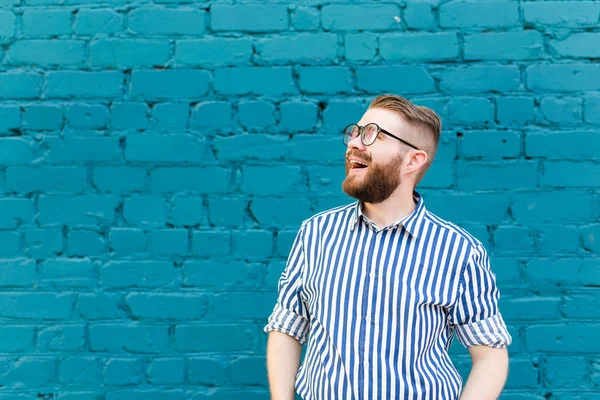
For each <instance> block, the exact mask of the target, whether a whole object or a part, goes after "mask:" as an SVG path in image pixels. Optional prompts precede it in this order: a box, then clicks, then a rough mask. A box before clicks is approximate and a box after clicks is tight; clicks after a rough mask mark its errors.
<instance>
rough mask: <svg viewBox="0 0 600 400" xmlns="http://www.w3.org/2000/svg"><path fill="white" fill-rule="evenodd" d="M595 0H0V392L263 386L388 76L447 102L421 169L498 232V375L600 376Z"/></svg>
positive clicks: (167, 395)
mask: <svg viewBox="0 0 600 400" xmlns="http://www.w3.org/2000/svg"><path fill="white" fill-rule="evenodd" d="M599 17H600V2H597V1H558V2H556V1H520V2H518V1H500V0H499V1H487V0H485V1H481V0H478V1H474V0H471V1H444V2H442V4H438V2H437V1H399V2H383V1H381V2H380V1H378V2H375V1H338V0H332V1H317V0H307V1H303V2H291V1H290V2H287V3H286V2H274V1H273V2H272V1H269V2H266V1H263V2H254V3H246V2H244V3H240V4H235V5H231V4H228V3H226V2H224V1H212V2H210V1H209V2H205V1H200V0H196V1H194V0H155V1H150V0H142V1H129V0H0V60H1V66H0V258H1V259H0V323H1V328H0V399H1V400H5V399H16V400H27V399H31V400H33V399H50V398H57V399H64V400H122V399H123V400H125V399H126V400H138V399H140V400H141V399H144V400H146V399H150V400H155V399H156V400H179V399H191V400H204V399H207V400H208V399H211V400H228V399H234V398H235V399H248V400H254V399H267V398H268V396H267V389H266V378H265V368H264V351H265V335H263V334H262V332H261V328H262V327H263V325H264V323H265V319H266V317H267V316H268V314H269V313H270V311H271V308H272V306H273V303H274V300H275V293H276V284H277V279H278V277H279V274H280V272H281V271H282V269H283V267H284V264H285V259H286V256H287V252H288V250H289V248H290V245H291V242H292V240H293V238H294V235H295V233H296V230H297V228H298V227H299V224H300V222H301V221H302V220H303V219H305V218H308V217H309V216H311V215H312V214H314V213H316V212H318V211H320V210H324V209H327V208H330V207H332V206H335V205H339V204H344V203H346V202H348V201H350V199H348V198H347V197H345V195H344V194H343V193H342V192H341V189H340V183H341V181H342V179H343V176H344V172H343V167H342V166H343V163H342V159H343V158H342V157H343V152H344V147H343V144H342V141H341V136H340V134H339V132H340V130H341V128H343V127H344V126H345V125H346V124H348V123H351V122H355V121H356V120H357V119H358V118H359V117H360V115H361V114H362V112H363V111H364V110H365V107H366V105H367V104H368V102H369V101H370V100H371V99H373V98H374V96H376V95H378V94H380V93H382V92H394V93H397V94H402V95H405V96H407V97H409V98H411V99H412V100H414V101H415V102H417V103H418V104H422V105H427V106H430V107H432V108H433V109H435V110H436V111H437V112H438V113H439V114H440V115H441V116H442V117H443V120H444V127H445V130H444V133H443V137H442V141H441V143H440V150H439V153H438V156H437V159H436V161H435V163H434V166H433V167H432V170H431V171H430V173H429V175H428V176H427V177H426V179H425V181H424V182H423V184H422V185H421V188H420V190H421V193H422V194H423V195H424V198H425V202H426V204H427V206H428V207H429V208H430V209H431V210H432V211H434V212H436V213H437V214H439V215H440V216H442V217H443V218H446V219H449V220H451V221H454V222H456V223H458V224H460V225H462V226H464V227H465V228H466V229H468V230H469V231H470V232H472V233H473V234H474V235H476V236H477V237H478V238H479V239H481V240H482V241H483V242H484V244H485V245H486V246H487V248H488V250H489V251H490V254H491V256H492V263H493V269H494V271H495V272H496V274H497V276H498V282H499V285H500V288H501V290H502V308H503V312H504V316H505V319H506V321H507V323H508V324H509V325H510V330H511V333H512V335H513V338H514V344H513V345H512V347H511V348H510V352H511V373H510V377H509V380H508V383H507V389H506V391H505V394H504V395H503V399H507V400H534V399H539V400H542V399H555V400H571V399H573V400H578V399H579V400H582V399H595V400H597V399H600V395H598V391H599V390H600V357H599V356H598V354H599V353H600V341H599V340H598V337H600V323H598V318H599V317H600V306H598V304H599V303H600V293H599V292H598V287H599V286H600V259H599V258H598V257H597V256H596V253H597V252H598V250H600V237H599V238H596V235H600V223H599V219H600V191H599V190H598V184H599V183H600V164H598V160H599V157H600V136H599V134H598V127H599V125H600V94H599V93H600V65H599V64H598V63H597V61H598V59H600V32H599V31H598V22H599ZM452 353H453V359H454V361H455V363H456V364H457V366H458V367H459V369H460V370H461V372H462V373H463V374H466V373H467V372H468V369H469V357H468V355H467V353H466V351H465V350H464V349H459V348H458V347H454V348H453V351H452ZM594 393H595V394H594Z"/></svg>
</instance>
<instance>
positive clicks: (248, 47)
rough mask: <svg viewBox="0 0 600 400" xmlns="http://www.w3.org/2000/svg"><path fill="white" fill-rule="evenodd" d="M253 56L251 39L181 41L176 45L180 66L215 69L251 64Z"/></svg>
mask: <svg viewBox="0 0 600 400" xmlns="http://www.w3.org/2000/svg"><path fill="white" fill-rule="evenodd" d="M252 54H253V50H252V41H251V40H250V39H249V38H241V39H231V38H211V39H196V40H180V41H177V43H176V47H175V59H174V60H175V63H176V64H179V65H186V66H200V67H209V68H214V66H230V65H242V64H249V63H250V60H251V59H252Z"/></svg>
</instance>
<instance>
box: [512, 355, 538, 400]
mask: <svg viewBox="0 0 600 400" xmlns="http://www.w3.org/2000/svg"><path fill="white" fill-rule="evenodd" d="M539 376H540V367H539V361H538V359H537V358H530V359H524V360H521V359H514V358H511V360H510V368H509V376H508V379H507V381H506V388H507V389H512V388H514V389H520V390H521V391H523V389H524V388H531V389H537V388H538V386H539V379H540V378H539ZM503 397H506V396H505V395H504V393H503ZM507 398H508V397H507ZM508 399H509V400H510V398H508ZM513 400H541V399H539V398H534V397H531V398H529V397H518V398H516V397H515V398H513Z"/></svg>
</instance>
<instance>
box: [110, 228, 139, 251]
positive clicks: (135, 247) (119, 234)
mask: <svg viewBox="0 0 600 400" xmlns="http://www.w3.org/2000/svg"><path fill="white" fill-rule="evenodd" d="M109 241H110V249H111V251H113V252H115V253H118V254H132V253H139V252H143V251H145V249H146V235H145V234H144V231H142V230H140V229H128V228H113V229H111V230H110V233H109Z"/></svg>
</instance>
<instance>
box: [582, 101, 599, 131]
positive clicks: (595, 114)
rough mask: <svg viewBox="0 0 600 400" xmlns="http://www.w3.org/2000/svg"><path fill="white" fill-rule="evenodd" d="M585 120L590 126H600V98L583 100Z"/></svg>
mask: <svg viewBox="0 0 600 400" xmlns="http://www.w3.org/2000/svg"><path fill="white" fill-rule="evenodd" d="M583 119H584V120H585V122H586V123H588V124H595V125H598V124H600V96H593V95H592V96H586V97H584V98H583Z"/></svg>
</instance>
